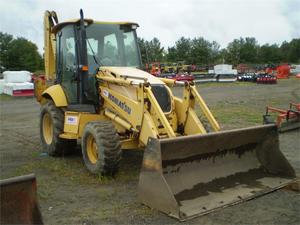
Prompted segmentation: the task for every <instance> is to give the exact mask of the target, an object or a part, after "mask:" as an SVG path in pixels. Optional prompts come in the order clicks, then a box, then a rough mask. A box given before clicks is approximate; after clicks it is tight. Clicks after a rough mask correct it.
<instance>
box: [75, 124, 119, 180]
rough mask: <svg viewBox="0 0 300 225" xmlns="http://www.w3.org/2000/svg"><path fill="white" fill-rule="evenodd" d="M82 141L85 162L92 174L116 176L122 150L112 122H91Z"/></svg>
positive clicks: (86, 127) (84, 132) (85, 129)
mask: <svg viewBox="0 0 300 225" xmlns="http://www.w3.org/2000/svg"><path fill="white" fill-rule="evenodd" d="M81 141H82V143H81V147H82V157H83V161H84V164H85V166H86V167H87V169H88V170H89V171H90V172H91V173H93V174H101V175H105V176H113V175H115V174H116V172H117V171H118V168H119V162H120V160H121V154H122V150H121V144H120V139H119V135H118V134H117V130H116V128H115V127H114V125H113V124H112V123H111V122H110V121H100V122H98V121H97V122H89V123H88V124H87V125H86V126H85V128H84V131H83V135H82V139H81Z"/></svg>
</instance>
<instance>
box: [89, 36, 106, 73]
mask: <svg viewBox="0 0 300 225" xmlns="http://www.w3.org/2000/svg"><path fill="white" fill-rule="evenodd" d="M86 41H87V43H88V45H89V48H90V50H91V51H92V54H93V59H94V61H95V63H96V64H97V65H98V66H99V67H100V66H103V63H102V62H101V60H100V59H99V57H97V56H96V54H95V52H94V50H93V48H92V46H91V44H90V41H89V39H86Z"/></svg>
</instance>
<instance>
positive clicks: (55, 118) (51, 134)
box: [40, 101, 77, 156]
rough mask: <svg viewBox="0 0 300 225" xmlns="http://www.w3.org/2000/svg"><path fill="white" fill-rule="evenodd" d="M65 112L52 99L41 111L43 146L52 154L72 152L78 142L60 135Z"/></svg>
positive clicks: (58, 154) (59, 154)
mask: <svg viewBox="0 0 300 225" xmlns="http://www.w3.org/2000/svg"><path fill="white" fill-rule="evenodd" d="M63 128H64V112H63V111H62V110H61V109H60V108H57V107H56V106H55V105H54V103H53V102H52V101H48V102H47V103H46V104H44V105H42V107H41V113H40V135H41V142H42V148H43V149H44V150H46V151H47V152H48V154H49V155H51V156H61V155H64V154H67V153H70V152H71V151H72V150H73V149H74V148H75V147H76V144H77V141H76V140H67V139H62V138H60V137H59V135H60V134H61V133H63Z"/></svg>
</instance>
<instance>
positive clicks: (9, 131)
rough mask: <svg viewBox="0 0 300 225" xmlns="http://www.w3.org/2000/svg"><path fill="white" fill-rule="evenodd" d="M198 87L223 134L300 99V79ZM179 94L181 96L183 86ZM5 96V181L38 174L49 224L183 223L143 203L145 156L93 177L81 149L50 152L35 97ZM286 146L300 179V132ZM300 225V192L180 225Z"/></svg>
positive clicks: (126, 157)
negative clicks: (269, 109) (42, 142)
mask: <svg viewBox="0 0 300 225" xmlns="http://www.w3.org/2000/svg"><path fill="white" fill-rule="evenodd" d="M198 89H199V91H200V93H201V95H202V96H203V98H204V99H205V101H206V102H207V104H208V105H209V107H210V108H211V109H212V111H213V112H214V114H215V115H216V117H217V120H218V121H219V122H220V124H221V126H222V128H223V129H232V128H241V127H246V126H251V125H258V124H261V115H262V114H263V113H264V111H265V106H266V105H268V104H272V105H274V106H278V107H287V105H288V103H289V102H290V101H298V102H299V101H300V82H299V80H296V79H289V80H280V81H279V83H278V84H277V85H256V84H245V83H243V84H238V83H234V84H200V85H198ZM173 91H174V93H175V94H176V95H180V90H179V88H174V89H173ZM0 97H1V98H0V99H1V106H0V107H1V108H0V113H1V118H0V122H1V124H0V125H1V131H0V132H1V133H0V135H1V136H0V160H1V163H0V171H1V173H0V177H1V179H3V178H8V177H12V176H16V175H22V174H27V173H31V172H34V173H35V174H36V176H37V182H38V196H39V203H40V206H41V210H42V214H43V219H44V222H45V224H179V222H178V221H177V220H174V219H172V218H170V217H168V216H166V215H165V214H163V213H160V212H158V211H157V210H154V209H149V208H148V207H146V206H144V205H142V204H140V203H139V202H138V200H137V191H136V190H137V183H138V174H139V170H140V165H141V161H142V153H141V152H124V154H123V160H122V163H121V169H120V173H119V174H118V175H117V176H116V178H115V179H112V178H103V177H95V176H92V175H90V174H89V173H88V172H87V171H86V169H85V168H84V165H83V163H82V160H81V154H80V146H78V151H77V152H76V153H75V154H73V155H71V156H65V157H62V158H52V157H49V156H47V155H45V154H43V153H42V149H41V146H40V142H39V105H38V104H37V103H36V102H35V99H33V98H9V97H4V96H0ZM280 147H281V150H282V152H283V153H284V155H285V156H286V157H287V159H288V160H289V161H290V163H291V164H292V165H293V167H294V168H295V170H296V173H297V176H298V177H299V174H300V155H299V154H300V132H299V130H298V131H297V130H296V131H291V132H288V133H283V134H280ZM299 223H300V196H299V192H293V191H289V190H284V189H282V190H278V191H275V192H273V193H270V194H267V195H264V196H262V197H260V198H257V199H254V200H251V201H247V202H245V203H243V204H238V205H235V206H232V207H228V208H225V209H223V210H218V211H216V212H214V213H211V214H208V215H206V216H202V217H198V218H195V219H192V220H189V221H187V222H184V223H180V224H299Z"/></svg>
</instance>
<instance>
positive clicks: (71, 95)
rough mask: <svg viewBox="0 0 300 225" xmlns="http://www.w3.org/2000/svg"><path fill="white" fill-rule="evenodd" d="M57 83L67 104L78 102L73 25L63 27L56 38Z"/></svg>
mask: <svg viewBox="0 0 300 225" xmlns="http://www.w3.org/2000/svg"><path fill="white" fill-rule="evenodd" d="M56 40H57V42H58V43H57V51H56V58H57V60H56V62H57V65H56V67H57V70H56V71H57V83H59V84H60V85H61V86H62V88H63V89H64V92H65V94H66V97H67V100H68V104H77V103H78V102H79V95H78V94H79V91H78V90H79V87H78V85H79V83H78V82H79V79H78V77H77V55H76V42H75V35H74V25H67V26H65V27H64V28H63V29H62V30H61V31H60V32H58V34H57V37H56Z"/></svg>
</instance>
